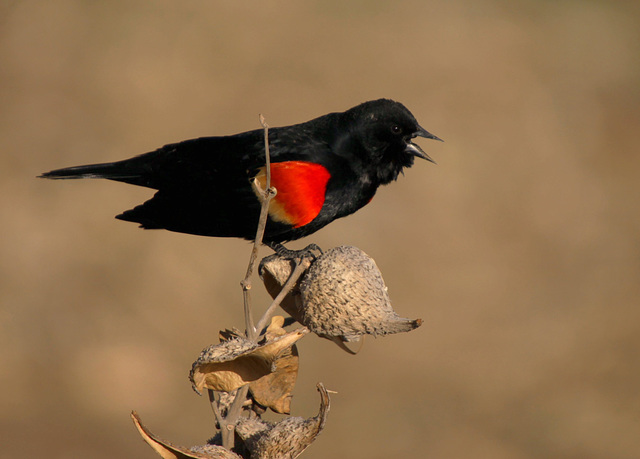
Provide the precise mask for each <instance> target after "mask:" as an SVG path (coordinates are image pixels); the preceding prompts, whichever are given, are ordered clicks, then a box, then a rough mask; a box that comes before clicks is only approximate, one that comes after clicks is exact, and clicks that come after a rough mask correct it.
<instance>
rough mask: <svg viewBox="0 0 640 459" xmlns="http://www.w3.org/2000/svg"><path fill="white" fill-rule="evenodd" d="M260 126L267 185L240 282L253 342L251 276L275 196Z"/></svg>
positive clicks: (266, 133)
mask: <svg viewBox="0 0 640 459" xmlns="http://www.w3.org/2000/svg"><path fill="white" fill-rule="evenodd" d="M260 124H261V125H262V127H263V128H264V155H265V169H266V175H267V177H266V178H267V183H266V188H265V190H262V207H261V209H260V218H259V220H258V229H257V231H256V237H255V239H254V241H253V249H252V250H251V256H250V258H249V266H248V267H247V273H246V275H245V277H244V279H243V280H242V282H240V285H242V295H243V299H244V320H245V326H246V330H247V338H249V339H250V340H252V341H255V340H256V338H257V335H258V333H257V332H256V327H255V326H254V322H253V314H252V311H251V295H250V292H249V291H250V290H251V275H252V274H253V270H254V268H255V264H256V260H257V258H258V250H259V248H260V244H262V238H263V236H264V230H265V227H266V225H267V217H268V215H269V203H270V202H271V199H273V197H274V196H275V195H276V192H277V191H276V189H275V188H272V187H271V155H270V154H269V125H268V124H267V123H266V121H265V119H264V116H262V115H260Z"/></svg>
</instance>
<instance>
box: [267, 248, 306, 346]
mask: <svg viewBox="0 0 640 459" xmlns="http://www.w3.org/2000/svg"><path fill="white" fill-rule="evenodd" d="M309 266H311V259H310V258H309V257H304V258H302V259H300V260H296V267H295V268H294V270H293V272H292V273H291V275H290V276H289V279H287V282H285V284H284V286H283V287H282V290H280V293H278V296H276V297H275V299H274V300H273V302H272V303H271V305H270V306H269V307H268V308H267V310H266V311H265V313H264V314H263V315H262V317H261V318H260V320H259V321H258V325H257V326H256V329H257V330H258V331H259V332H260V336H259V337H258V338H260V337H262V335H263V334H264V333H266V327H267V325H268V323H269V320H271V316H272V315H273V313H274V311H275V310H276V308H277V307H278V306H279V305H280V302H281V301H282V300H283V299H284V297H285V296H287V295H288V294H289V292H290V291H291V289H293V287H294V285H296V282H298V279H300V276H302V274H303V273H304V272H305V271H306V270H307V269H308V268H309Z"/></svg>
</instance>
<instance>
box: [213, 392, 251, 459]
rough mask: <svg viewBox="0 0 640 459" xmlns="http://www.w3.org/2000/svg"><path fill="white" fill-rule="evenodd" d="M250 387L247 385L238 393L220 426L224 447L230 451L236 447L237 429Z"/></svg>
mask: <svg viewBox="0 0 640 459" xmlns="http://www.w3.org/2000/svg"><path fill="white" fill-rule="evenodd" d="M248 392H249V385H248V384H245V385H244V386H242V387H241V388H239V389H238V391H237V392H236V398H234V399H233V402H232V403H231V406H230V407H229V409H228V410H227V417H226V418H224V421H223V423H221V424H220V435H222V446H224V447H225V448H227V449H228V450H229V451H231V450H232V449H233V447H234V446H235V427H236V424H237V423H238V420H239V419H240V415H241V414H242V407H243V405H244V401H245V400H246V399H247V393H248Z"/></svg>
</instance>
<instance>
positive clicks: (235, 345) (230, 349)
mask: <svg viewBox="0 0 640 459" xmlns="http://www.w3.org/2000/svg"><path fill="white" fill-rule="evenodd" d="M306 333H308V330H306V329H304V328H301V329H298V330H294V331H292V332H289V333H285V334H281V335H279V336H276V335H274V336H273V337H272V339H268V340H267V341H266V342H265V343H262V344H256V343H253V342H251V341H249V340H248V339H246V338H243V337H241V336H236V337H234V338H231V339H229V340H227V341H223V342H222V343H220V344H217V345H212V346H209V347H208V348H206V349H204V350H203V351H202V353H201V354H200V356H199V357H198V359H197V360H196V361H195V362H194V363H193V365H192V368H191V372H190V373H189V379H190V380H191V383H192V385H193V389H194V390H195V391H196V392H197V393H200V391H202V389H212V390H216V391H224V392H231V391H232V390H235V389H237V388H238V387H241V386H243V385H245V384H247V383H250V382H252V381H256V380H258V379H260V378H262V377H263V376H267V375H269V374H271V373H273V372H275V371H278V365H277V360H278V359H279V358H280V357H281V356H283V354H286V352H287V350H288V349H289V348H291V346H292V345H293V344H294V343H295V342H296V341H297V340H299V339H300V338H302V337H303V336H304V335H305V334H306ZM296 363H297V362H296ZM288 370H289V369H288V368H285V369H283V370H282V371H288ZM295 371H296V372H297V365H296V367H295ZM287 382H288V381H287ZM294 383H295V379H294ZM280 395H281V396H286V394H280Z"/></svg>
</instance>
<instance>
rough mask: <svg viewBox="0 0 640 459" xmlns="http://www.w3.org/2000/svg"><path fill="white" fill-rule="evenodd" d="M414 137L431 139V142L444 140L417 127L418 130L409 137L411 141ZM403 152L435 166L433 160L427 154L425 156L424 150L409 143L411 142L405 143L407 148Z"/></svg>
mask: <svg viewBox="0 0 640 459" xmlns="http://www.w3.org/2000/svg"><path fill="white" fill-rule="evenodd" d="M416 137H424V138H425V139H433V140H439V141H440V142H444V140H442V139H440V138H438V137H436V136H435V135H433V134H431V133H430V132H428V131H427V130H426V129H424V128H422V127H420V126H418V130H417V131H416V132H415V133H414V134H413V135H412V136H411V138H412V139H415V138H416ZM405 151H406V152H407V153H408V154H410V155H414V156H417V157H418V158H422V159H426V160H427V161H431V162H432V163H433V164H436V162H435V161H434V160H433V159H431V157H430V156H429V155H428V154H426V153H425V152H424V150H423V149H422V148H420V146H418V145H416V144H415V143H413V142H411V140H408V141H407V148H406V149H405Z"/></svg>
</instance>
